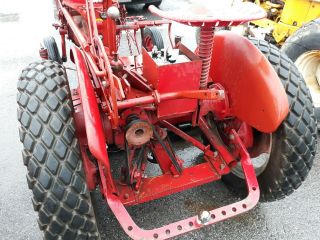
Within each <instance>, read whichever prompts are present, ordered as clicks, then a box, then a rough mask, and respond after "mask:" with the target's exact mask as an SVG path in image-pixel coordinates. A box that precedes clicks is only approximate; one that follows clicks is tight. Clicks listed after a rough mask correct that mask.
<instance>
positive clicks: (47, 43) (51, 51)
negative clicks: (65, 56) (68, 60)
mask: <svg viewBox="0 0 320 240" xmlns="http://www.w3.org/2000/svg"><path fill="white" fill-rule="evenodd" d="M42 42H43V46H44V47H45V48H46V49H47V50H48V59H49V60H52V61H56V62H57V63H60V64H61V63H62V59H61V56H60V53H59V50H58V46H57V43H56V40H55V39H54V37H52V36H48V37H45V38H44V39H43V41H42Z"/></svg>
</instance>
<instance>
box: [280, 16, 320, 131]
mask: <svg viewBox="0 0 320 240" xmlns="http://www.w3.org/2000/svg"><path fill="white" fill-rule="evenodd" d="M281 51H282V52H284V53H285V54H287V56H288V57H289V58H290V59H291V60H292V61H293V62H294V63H295V64H296V66H297V67H298V69H299V71H300V72H301V74H302V76H303V78H304V80H305V81H306V84H307V87H308V88H309V89H310V92H311V96H312V100H313V103H314V106H315V108H316V117H317V119H318V120H320V18H318V19H316V20H313V21H311V22H309V23H307V24H305V25H303V26H302V27H301V28H300V29H298V30H297V31H296V32H295V33H294V34H292V35H291V36H290V37H289V38H288V39H287V40H286V42H285V43H284V44H283V46H282V48H281ZM318 122H319V121H318ZM318 129H319V127H318Z"/></svg>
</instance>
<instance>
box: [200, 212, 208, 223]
mask: <svg viewBox="0 0 320 240" xmlns="http://www.w3.org/2000/svg"><path fill="white" fill-rule="evenodd" d="M210 218H211V216H210V213H209V212H208V211H202V212H201V213H200V214H199V215H198V223H199V224H206V223H207V222H209V221H210Z"/></svg>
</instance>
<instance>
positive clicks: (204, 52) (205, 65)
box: [199, 28, 214, 89]
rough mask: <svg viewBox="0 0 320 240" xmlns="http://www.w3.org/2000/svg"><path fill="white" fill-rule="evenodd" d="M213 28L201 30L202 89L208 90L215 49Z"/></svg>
mask: <svg viewBox="0 0 320 240" xmlns="http://www.w3.org/2000/svg"><path fill="white" fill-rule="evenodd" d="M213 34H214V30H213V28H201V29H200V43H199V57H200V58H201V59H202V69H201V78H200V88H201V89H206V88H207V82H208V76H209V70H210V63H211V55H212V48H213Z"/></svg>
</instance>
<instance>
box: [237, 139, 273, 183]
mask: <svg viewBox="0 0 320 240" xmlns="http://www.w3.org/2000/svg"><path fill="white" fill-rule="evenodd" d="M268 136H269V138H268V140H266V141H267V142H265V143H263V144H267V151H263V152H261V153H260V154H258V155H257V156H255V157H252V158H251V161H252V165H253V167H254V171H255V173H256V176H257V177H258V176H260V175H261V174H262V173H263V172H264V170H265V169H266V167H267V165H268V163H269V159H270V154H271V147H272V134H268ZM231 172H232V173H233V174H234V175H236V176H237V177H239V178H241V179H245V177H244V174H243V171H242V167H241V164H240V162H238V163H237V165H236V166H234V167H233V168H232V169H231Z"/></svg>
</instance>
